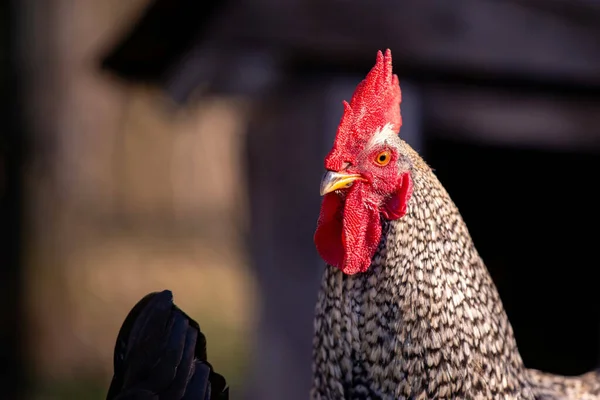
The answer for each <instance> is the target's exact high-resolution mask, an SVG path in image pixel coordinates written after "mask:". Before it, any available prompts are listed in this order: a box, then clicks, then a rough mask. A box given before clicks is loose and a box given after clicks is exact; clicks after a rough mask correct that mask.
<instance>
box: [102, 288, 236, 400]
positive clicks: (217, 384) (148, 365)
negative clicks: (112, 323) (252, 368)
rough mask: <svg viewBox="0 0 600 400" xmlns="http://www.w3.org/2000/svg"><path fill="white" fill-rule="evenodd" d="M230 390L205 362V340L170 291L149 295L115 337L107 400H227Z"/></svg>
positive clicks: (134, 308)
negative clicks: (112, 366)
mask: <svg viewBox="0 0 600 400" xmlns="http://www.w3.org/2000/svg"><path fill="white" fill-rule="evenodd" d="M228 398H229V388H228V387H227V385H226V382H225V378H223V377H222V376H221V375H219V374H217V373H216V372H215V371H214V370H213V368H212V366H211V365H210V363H209V362H208V361H207V359H206V338H205V337H204V334H203V333H202V332H201V331H200V326H199V325H198V323H197V322H196V321H194V320H193V319H191V318H190V317H188V316H187V315H186V314H185V313H184V312H183V311H181V310H180V309H179V308H178V307H177V306H176V305H175V304H173V294H172V293H171V292H170V291H169V290H164V291H162V292H159V293H150V294H148V295H147V296H145V297H144V298H143V299H141V300H140V301H139V302H138V303H137V304H136V305H135V306H134V307H133V308H132V310H131V311H130V312H129V314H128V315H127V317H126V318H125V321H124V322H123V325H122V327H121V330H120V331H119V334H118V336H117V340H116V345H115V354H114V375H113V379H112V381H111V384H110V388H109V390H108V395H107V396H106V399H107V400H227V399H228Z"/></svg>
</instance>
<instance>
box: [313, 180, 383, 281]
mask: <svg viewBox="0 0 600 400" xmlns="http://www.w3.org/2000/svg"><path fill="white" fill-rule="evenodd" d="M359 186H362V184H360V183H358V184H355V185H354V187H352V188H351V189H350V190H349V191H348V194H347V196H346V199H345V200H344V201H342V199H341V198H340V196H339V195H338V194H336V193H328V194H326V195H325V197H324V198H323V203H322V205H321V213H320V215H319V222H318V224H317V231H316V233H315V244H316V246H317V251H318V252H319V254H320V255H321V257H322V258H323V259H324V260H325V262H327V263H328V264H329V265H333V266H335V267H338V268H339V269H341V270H342V271H343V272H344V273H346V274H349V275H352V274H356V273H358V272H364V271H366V270H367V269H368V268H369V266H370V265H371V258H372V257H373V254H375V251H376V250H377V246H378V245H379V240H380V239H381V222H380V219H379V210H377V207H376V206H375V205H373V206H369V204H370V203H371V202H370V201H368V199H367V198H366V197H365V194H364V188H363V187H359Z"/></svg>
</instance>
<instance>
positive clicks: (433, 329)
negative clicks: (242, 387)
mask: <svg viewBox="0 0 600 400" xmlns="http://www.w3.org/2000/svg"><path fill="white" fill-rule="evenodd" d="M398 146H399V148H400V149H401V153H402V154H403V155H404V157H405V159H404V163H405V164H406V167H407V168H408V170H409V171H410V174H411V178H412V181H413V184H414V191H413V194H412V197H411V198H410V200H409V202H408V210H407V213H406V215H405V216H404V217H402V218H400V219H398V220H396V221H386V220H385V219H383V217H382V220H381V223H382V225H383V234H382V237H381V241H380V245H379V248H378V250H377V252H376V254H375V256H374V257H373V259H372V264H371V266H370V268H369V269H368V270H367V271H366V272H364V273H360V274H355V275H347V274H344V273H343V272H342V271H340V270H339V269H338V268H334V267H331V266H327V267H326V268H325V272H324V276H323V283H322V286H321V290H320V293H319V298H318V303H317V307H316V318H315V337H314V353H313V360H314V363H313V376H314V380H313V388H312V391H311V398H312V399H538V400H542V399H545V400H558V399H582V400H591V399H600V379H599V377H598V373H596V372H591V373H589V374H586V375H583V376H581V377H559V376H553V375H550V374H545V373H542V372H539V371H536V370H528V369H526V368H525V366H524V365H523V361H522V359H521V356H520V355H519V352H518V349H517V344H516V341H515V338H514V335H513V331H512V328H511V325H510V323H509V321H508V318H507V315H506V313H505V311H504V308H503V306H502V302H501V300H500V297H499V295H498V292H497V290H496V288H495V286H494V283H493V281H492V279H491V277H490V275H489V273H488V271H487V268H486V267H485V265H484V263H483V261H482V259H481V258H480V256H479V254H478V252H477V250H476V248H475V246H474V244H473V241H472V240H471V237H470V235H469V232H468V229H467V227H466V225H465V223H464V221H463V219H462V217H461V215H460V213H459V211H458V209H457V207H456V206H455V204H454V203H453V202H452V200H451V199H450V196H449V195H448V193H447V192H446V190H445V189H444V188H443V186H442V185H441V183H440V182H439V181H438V179H437V178H436V176H435V175H434V173H433V172H432V170H431V169H430V168H429V167H428V166H427V165H426V164H425V162H424V161H423V160H422V159H421V158H420V157H419V155H418V154H417V153H416V152H415V151H413V150H412V149H411V148H410V146H408V144H406V143H404V142H403V141H401V140H400V139H399V138H398Z"/></svg>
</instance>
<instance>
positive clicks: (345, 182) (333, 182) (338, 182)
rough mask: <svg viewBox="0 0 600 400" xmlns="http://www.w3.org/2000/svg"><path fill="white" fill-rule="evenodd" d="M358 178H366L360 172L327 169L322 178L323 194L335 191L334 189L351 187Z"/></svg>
mask: <svg viewBox="0 0 600 400" xmlns="http://www.w3.org/2000/svg"><path fill="white" fill-rule="evenodd" d="M358 179H360V180H364V178H363V177H362V176H360V175H358V174H342V173H339V172H333V171H327V173H326V174H325V176H324V177H323V179H322V180H321V196H325V195H326V194H327V193H330V192H333V191H334V190H338V189H343V188H347V187H350V186H352V182H354V181H355V180H358Z"/></svg>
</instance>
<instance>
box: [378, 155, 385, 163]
mask: <svg viewBox="0 0 600 400" xmlns="http://www.w3.org/2000/svg"><path fill="white" fill-rule="evenodd" d="M386 158H387V156H386V155H385V154H382V155H380V156H379V162H384V161H385V159H386Z"/></svg>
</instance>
